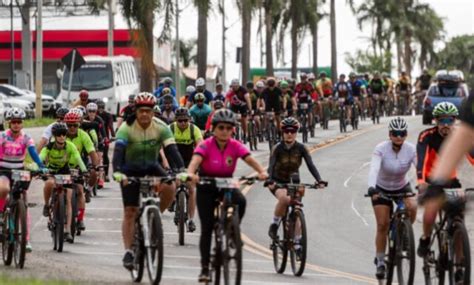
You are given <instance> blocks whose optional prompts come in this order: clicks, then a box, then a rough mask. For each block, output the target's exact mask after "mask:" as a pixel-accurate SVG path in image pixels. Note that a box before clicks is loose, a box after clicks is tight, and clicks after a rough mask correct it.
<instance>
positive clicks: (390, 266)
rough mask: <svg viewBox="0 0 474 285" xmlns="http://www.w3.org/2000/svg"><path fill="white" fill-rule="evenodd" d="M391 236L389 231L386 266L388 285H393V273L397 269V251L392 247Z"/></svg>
mask: <svg viewBox="0 0 474 285" xmlns="http://www.w3.org/2000/svg"><path fill="white" fill-rule="evenodd" d="M390 236H392V232H391V231H389V235H388V240H387V245H388V246H389V247H388V255H387V257H388V260H387V262H386V264H385V266H386V267H387V276H386V284H387V285H390V284H392V280H393V273H394V268H395V263H396V261H395V258H396V250H395V248H394V247H393V246H390V244H391V243H392V241H391V240H390ZM393 243H394V242H393Z"/></svg>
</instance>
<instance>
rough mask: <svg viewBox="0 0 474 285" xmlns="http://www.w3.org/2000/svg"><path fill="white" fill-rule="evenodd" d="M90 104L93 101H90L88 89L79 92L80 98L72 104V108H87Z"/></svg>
mask: <svg viewBox="0 0 474 285" xmlns="http://www.w3.org/2000/svg"><path fill="white" fill-rule="evenodd" d="M90 102H91V100H89V91H87V90H86V89H82V90H81V91H80V92H79V98H77V100H76V101H75V102H74V103H72V107H78V106H83V107H85V106H87V104H89V103H90Z"/></svg>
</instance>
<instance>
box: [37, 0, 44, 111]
mask: <svg viewBox="0 0 474 285" xmlns="http://www.w3.org/2000/svg"><path fill="white" fill-rule="evenodd" d="M37 1H38V14H37V16H36V84H35V92H36V118H41V115H42V113H43V108H42V107H43V106H42V103H41V94H42V93H43V27H42V22H43V18H42V17H43V12H42V10H43V0H37Z"/></svg>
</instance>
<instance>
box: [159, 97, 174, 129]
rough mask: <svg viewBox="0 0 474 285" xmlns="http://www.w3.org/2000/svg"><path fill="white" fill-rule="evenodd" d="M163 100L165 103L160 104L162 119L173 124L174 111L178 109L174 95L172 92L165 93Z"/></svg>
mask: <svg viewBox="0 0 474 285" xmlns="http://www.w3.org/2000/svg"><path fill="white" fill-rule="evenodd" d="M161 102H162V103H163V104H162V105H161V106H160V109H161V119H162V120H163V121H164V122H165V123H166V124H171V123H172V122H174V120H175V114H174V111H175V110H176V106H174V105H173V97H172V96H171V95H170V94H167V95H164V97H163V98H162V100H161Z"/></svg>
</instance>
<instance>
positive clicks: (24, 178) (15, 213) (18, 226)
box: [1, 170, 31, 268]
mask: <svg viewBox="0 0 474 285" xmlns="http://www.w3.org/2000/svg"><path fill="white" fill-rule="evenodd" d="M4 171H5V170H2V172H4ZM10 173H11V181H12V186H11V189H10V194H9V198H8V202H7V204H6V206H5V211H4V213H3V221H2V222H3V227H2V232H1V236H2V238H1V240H2V256H3V263H4V264H5V265H10V264H11V263H12V259H13V260H14V262H15V266H16V267H17V268H23V267H24V265H25V253H26V243H27V241H26V236H27V231H28V229H27V223H26V215H27V211H28V209H27V208H28V206H27V202H26V190H28V187H29V185H30V181H31V173H30V171H27V170H11V171H10Z"/></svg>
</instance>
